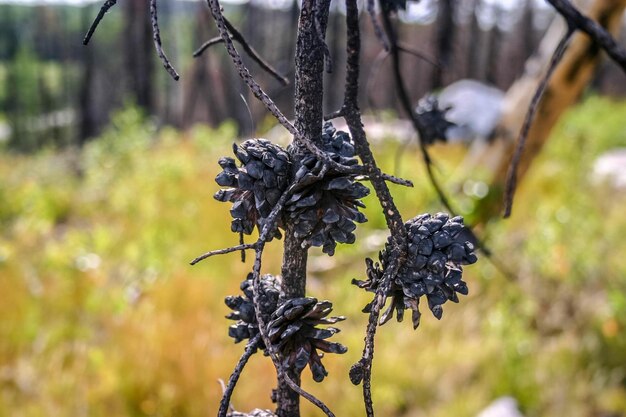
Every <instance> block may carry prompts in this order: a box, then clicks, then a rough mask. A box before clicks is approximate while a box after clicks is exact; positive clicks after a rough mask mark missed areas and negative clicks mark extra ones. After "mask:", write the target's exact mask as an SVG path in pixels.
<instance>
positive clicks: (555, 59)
mask: <svg viewBox="0 0 626 417" xmlns="http://www.w3.org/2000/svg"><path fill="white" fill-rule="evenodd" d="M573 33H574V29H573V28H572V27H571V26H568V29H567V33H565V36H563V38H562V39H561V40H560V41H559V44H558V45H557V47H556V49H555V50H554V53H553V54H552V58H550V63H549V65H548V69H547V71H546V74H545V75H544V76H543V78H542V79H541V82H540V83H539V86H537V90H536V91H535V94H534V95H533V98H532V100H531V102H530V106H528V110H527V112H526V117H525V118H524V124H523V125H522V129H521V130H520V133H519V136H518V139H517V146H516V147H515V152H514V153H513V158H512V159H511V165H509V171H508V172H507V175H506V187H505V192H504V218H505V219H506V218H508V217H509V216H511V211H512V208H513V198H514V196H515V190H516V189H517V168H518V166H519V163H520V161H521V160H522V154H523V152H524V146H525V145H526V139H527V137H528V132H529V131H530V128H531V126H532V122H533V119H534V118H535V114H536V113H537V109H538V108H539V103H540V102H541V98H542V97H543V93H544V92H545V91H546V88H547V86H548V82H549V81H550V77H551V76H552V74H553V73H554V70H555V68H556V67H557V65H558V64H559V62H561V58H563V54H564V53H565V50H566V49H567V45H568V44H569V41H570V39H571V38H572V34H573Z"/></svg>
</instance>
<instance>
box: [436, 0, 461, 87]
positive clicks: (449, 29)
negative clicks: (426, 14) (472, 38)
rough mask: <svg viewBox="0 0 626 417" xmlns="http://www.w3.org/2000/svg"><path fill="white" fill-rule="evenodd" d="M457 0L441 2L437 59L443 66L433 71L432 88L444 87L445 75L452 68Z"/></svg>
mask: <svg viewBox="0 0 626 417" xmlns="http://www.w3.org/2000/svg"><path fill="white" fill-rule="evenodd" d="M455 3H456V0H442V1H440V2H439V13H438V14H437V61H438V62H439V65H441V68H438V69H436V70H435V71H433V78H432V81H431V83H432V89H438V88H441V87H443V85H444V82H443V75H444V73H446V72H448V71H449V70H450V64H451V62H452V52H453V41H454V36H455V33H456V32H455V29H456V25H455V24H454V19H453V12H454V7H455Z"/></svg>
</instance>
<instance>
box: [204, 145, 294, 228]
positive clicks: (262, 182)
mask: <svg viewBox="0 0 626 417" xmlns="http://www.w3.org/2000/svg"><path fill="white" fill-rule="evenodd" d="M233 151H234V153H235V156H236V157H237V159H238V160H239V162H240V163H241V166H240V167H237V164H236V163H235V160H234V159H233V158H228V157H223V158H220V160H219V164H220V166H221V167H222V169H223V171H222V172H220V173H219V174H218V175H217V176H216V177H215V182H217V183H218V184H219V185H220V186H222V187H230V188H225V189H221V190H219V191H218V192H217V193H215V196H214V197H215V199H216V200H219V201H230V202H231V203H233V206H232V208H231V210H230V214H231V216H232V217H233V221H232V223H231V230H232V231H233V232H235V233H245V234H247V235H249V234H251V233H252V231H253V230H254V226H255V225H256V226H257V227H258V228H259V232H260V231H261V229H262V227H263V222H264V220H265V218H267V216H269V214H270V212H271V211H272V208H274V206H275V205H276V203H277V202H278V200H279V199H280V196H281V195H282V194H283V192H284V191H285V189H286V188H287V186H288V185H289V175H290V173H291V162H290V157H289V154H288V153H287V152H286V151H285V150H284V149H283V148H281V147H280V146H278V145H274V144H273V143H271V142H270V141H268V140H266V139H248V140H247V141H245V142H244V143H242V144H241V146H237V145H236V144H234V145H233ZM275 237H280V232H279V231H278V229H276V234H275Z"/></svg>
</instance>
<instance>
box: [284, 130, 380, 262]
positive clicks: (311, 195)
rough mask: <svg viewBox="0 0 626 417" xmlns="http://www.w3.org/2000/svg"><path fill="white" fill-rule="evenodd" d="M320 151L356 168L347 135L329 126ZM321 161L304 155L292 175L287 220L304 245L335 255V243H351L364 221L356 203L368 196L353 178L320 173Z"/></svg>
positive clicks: (351, 176)
mask: <svg viewBox="0 0 626 417" xmlns="http://www.w3.org/2000/svg"><path fill="white" fill-rule="evenodd" d="M322 150H323V151H325V152H326V153H327V155H328V156H329V157H330V158H331V159H332V160H333V161H335V162H338V163H340V164H342V165H348V166H352V165H356V164H358V161H357V159H356V158H355V157H354V156H355V153H354V146H353V145H352V141H351V139H350V136H349V135H348V134H347V133H345V132H341V131H336V130H335V128H334V127H333V125H332V124H331V123H326V124H325V125H324V129H323V134H322ZM323 166H324V164H323V162H322V161H320V160H318V159H317V158H316V157H315V156H313V155H306V156H304V157H303V159H302V165H301V167H300V168H299V169H298V171H297V173H296V178H295V179H296V181H298V184H299V189H297V190H296V191H295V192H294V194H293V195H292V196H291V198H290V199H289V200H288V201H287V204H286V207H285V210H286V217H287V219H288V220H287V221H289V222H291V223H292V224H294V227H295V232H294V234H295V236H296V237H297V238H300V239H303V245H305V246H321V247H322V251H323V252H324V253H327V254H329V255H331V256H332V255H333V254H334V253H335V247H336V245H337V242H338V243H354V241H355V236H354V234H353V233H352V232H353V231H354V230H355V229H356V225H355V222H356V223H364V222H366V221H367V219H366V218H365V215H363V213H361V212H360V211H359V210H358V209H359V207H365V205H364V204H363V203H362V202H361V201H360V199H361V198H363V197H365V196H367V195H368V194H369V188H367V187H366V186H364V185H363V184H361V183H359V182H356V180H355V178H356V176H354V175H345V174H341V173H339V172H336V171H334V170H333V169H332V168H331V169H329V170H328V171H324V170H323Z"/></svg>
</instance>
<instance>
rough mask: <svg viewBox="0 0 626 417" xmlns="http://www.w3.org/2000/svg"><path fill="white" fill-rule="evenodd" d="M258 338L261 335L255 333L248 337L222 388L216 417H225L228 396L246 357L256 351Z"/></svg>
mask: <svg viewBox="0 0 626 417" xmlns="http://www.w3.org/2000/svg"><path fill="white" fill-rule="evenodd" d="M260 340H261V335H260V334H257V335H256V336H254V337H253V338H252V339H250V341H249V342H248V344H247V345H246V349H245V350H244V352H243V355H241V358H239V362H237V365H236V366H235V369H234V370H233V373H232V374H231V375H230V378H228V386H227V387H226V389H225V390H224V395H223V396H222V400H221V401H220V408H219V411H218V412H217V416H218V417H226V414H227V413H228V406H229V405H230V397H231V396H232V395H233V391H234V390H235V386H236V385H237V381H238V380H239V377H240V376H241V372H243V368H244V367H245V366H246V364H247V363H248V359H250V357H251V356H252V355H253V354H255V353H256V351H257V346H258V344H259V341H260Z"/></svg>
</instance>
